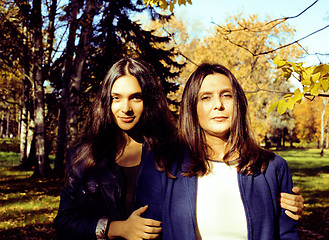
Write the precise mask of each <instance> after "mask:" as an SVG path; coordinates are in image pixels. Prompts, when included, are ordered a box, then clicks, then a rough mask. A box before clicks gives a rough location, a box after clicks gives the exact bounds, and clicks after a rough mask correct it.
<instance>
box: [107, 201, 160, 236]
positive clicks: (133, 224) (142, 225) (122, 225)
mask: <svg viewBox="0 0 329 240" xmlns="http://www.w3.org/2000/svg"><path fill="white" fill-rule="evenodd" d="M147 208H148V206H147V205H146V206H144V207H141V208H139V209H137V210H136V211H134V212H133V213H132V214H131V215H130V217H129V218H128V219H127V220H125V221H114V222H111V223H110V226H109V231H108V237H109V238H110V239H113V238H116V237H123V238H125V239H128V240H140V239H155V238H157V237H158V236H159V234H160V232H161V230H162V228H161V222H159V221H156V220H152V219H147V218H142V217H141V215H142V214H143V213H144V212H145V211H146V210H147Z"/></svg>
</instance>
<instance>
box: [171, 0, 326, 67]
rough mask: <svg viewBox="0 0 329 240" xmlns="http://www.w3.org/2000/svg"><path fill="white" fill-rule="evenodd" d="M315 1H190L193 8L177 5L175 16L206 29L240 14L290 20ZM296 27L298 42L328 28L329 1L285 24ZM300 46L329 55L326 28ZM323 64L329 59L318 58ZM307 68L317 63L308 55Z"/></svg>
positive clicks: (318, 4) (319, 3) (320, 3)
mask: <svg viewBox="0 0 329 240" xmlns="http://www.w3.org/2000/svg"><path fill="white" fill-rule="evenodd" d="M315 1H316V0H275V1H266V0H192V5H189V4H187V5H186V6H180V7H178V6H176V7H175V10H174V12H175V14H176V15H177V16H184V19H186V17H187V20H188V21H193V19H197V20H200V21H201V22H202V23H203V24H204V27H205V28H208V27H212V26H213V24H212V23H211V22H212V21H214V22H215V23H217V24H224V23H225V18H227V17H228V16H230V15H235V14H237V13H239V12H242V13H243V14H244V15H245V16H248V15H249V14H258V15H259V16H260V17H261V19H265V17H266V16H269V17H271V19H277V18H281V17H291V16H295V15H297V14H299V13H300V12H302V11H303V10H304V9H306V8H307V7H308V6H310V5H311V4H312V3H314V2H315ZM288 23H289V25H291V26H293V27H295V29H296V34H295V39H294V40H298V39H300V38H302V37H305V36H307V35H308V34H310V33H312V32H314V31H317V30H319V29H321V28H323V27H325V26H327V25H329V0H318V1H317V2H316V3H315V4H314V5H313V6H312V7H311V8H310V9H309V10H308V11H306V12H305V13H303V14H302V15H301V16H299V17H298V18H295V19H291V20H289V21H288ZM300 44H301V45H302V46H303V47H307V48H308V50H309V53H327V54H329V27H328V28H326V29H325V30H323V31H321V32H319V33H317V34H314V35H312V36H311V37H308V38H307V39H305V40H302V41H301V42H300ZM319 58H320V60H321V61H322V63H329V55H328V56H319ZM303 61H304V62H306V65H313V64H319V60H318V58H317V57H315V56H314V55H313V56H309V57H307V58H306V59H303Z"/></svg>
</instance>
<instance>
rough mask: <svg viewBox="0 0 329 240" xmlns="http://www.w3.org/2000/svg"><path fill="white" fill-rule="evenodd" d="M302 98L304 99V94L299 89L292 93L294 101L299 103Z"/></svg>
mask: <svg viewBox="0 0 329 240" xmlns="http://www.w3.org/2000/svg"><path fill="white" fill-rule="evenodd" d="M302 97H304V94H303V93H302V92H301V91H300V90H299V88H297V89H296V90H295V92H294V96H293V98H294V100H295V101H299V100H300V99H301V98H302Z"/></svg>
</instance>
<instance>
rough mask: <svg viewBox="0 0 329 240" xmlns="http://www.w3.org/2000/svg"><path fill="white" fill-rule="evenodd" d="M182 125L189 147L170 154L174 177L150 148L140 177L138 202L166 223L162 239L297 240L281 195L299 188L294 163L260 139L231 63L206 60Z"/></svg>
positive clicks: (194, 79)
mask: <svg viewBox="0 0 329 240" xmlns="http://www.w3.org/2000/svg"><path fill="white" fill-rule="evenodd" d="M179 131H180V136H181V139H182V141H183V143H184V144H185V146H186V147H185V148H186V150H185V151H184V153H182V155H178V156H177V157H176V159H168V161H170V164H168V165H170V166H171V168H170V169H169V170H168V171H169V172H170V176H171V177H168V174H165V173H164V172H161V171H158V166H157V164H156V163H154V161H153V156H152V154H150V155H148V157H147V158H146V159H145V161H144V163H143V170H142V172H141V175H140V177H139V180H138V193H137V197H138V198H137V202H138V205H144V204H148V205H149V209H148V210H147V211H146V212H145V214H144V215H143V216H144V217H149V218H152V219H156V220H159V221H162V230H163V234H162V238H163V239H207V240H208V239H267V240H270V239H298V233H297V228H296V221H295V220H293V219H291V218H290V217H289V216H287V214H286V213H285V210H284V209H283V208H282V207H281V206H280V203H279V202H278V200H277V199H278V196H279V195H280V193H281V192H285V193H292V191H291V189H292V179H291V175H290V172H289V169H288V165H287V163H286V161H285V160H284V159H283V158H281V157H280V156H278V155H275V154H274V153H272V152H269V151H266V150H264V149H262V148H260V147H259V146H258V145H257V144H256V142H255V140H254V139H253V137H252V134H251V131H250V128H249V123H248V120H247V99H246V96H245V94H244V92H243V90H242V88H241V86H240V84H239V83H238V81H237V80H236V78H235V77H234V75H233V74H232V73H231V72H230V71H229V70H228V69H227V68H225V67H224V66H221V65H218V64H214V65H212V64H202V65H201V66H199V67H198V68H197V69H196V71H194V72H193V74H192V75H191V76H190V78H189V80H188V81H187V84H186V87H185V90H184V93H183V99H182V104H181V112H180V121H179ZM301 208H302V207H301Z"/></svg>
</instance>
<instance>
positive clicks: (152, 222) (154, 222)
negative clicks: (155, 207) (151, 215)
mask: <svg viewBox="0 0 329 240" xmlns="http://www.w3.org/2000/svg"><path fill="white" fill-rule="evenodd" d="M143 224H144V225H146V226H150V227H160V226H161V222H160V221H157V220H153V219H148V218H143Z"/></svg>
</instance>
